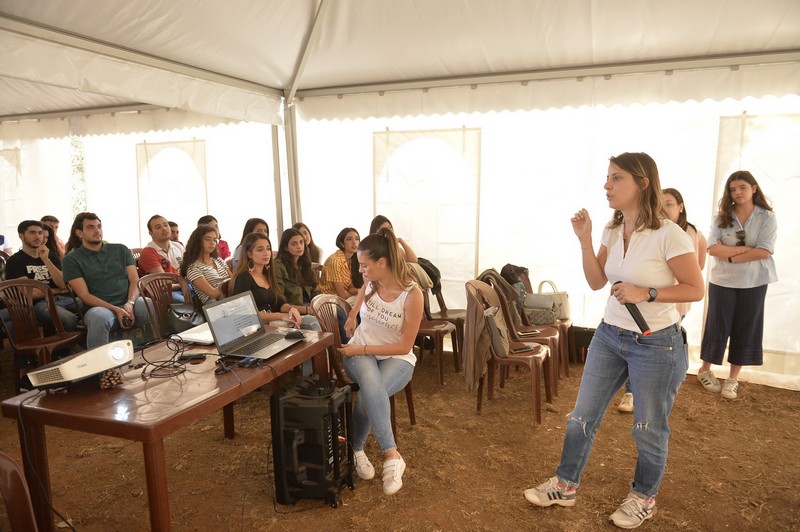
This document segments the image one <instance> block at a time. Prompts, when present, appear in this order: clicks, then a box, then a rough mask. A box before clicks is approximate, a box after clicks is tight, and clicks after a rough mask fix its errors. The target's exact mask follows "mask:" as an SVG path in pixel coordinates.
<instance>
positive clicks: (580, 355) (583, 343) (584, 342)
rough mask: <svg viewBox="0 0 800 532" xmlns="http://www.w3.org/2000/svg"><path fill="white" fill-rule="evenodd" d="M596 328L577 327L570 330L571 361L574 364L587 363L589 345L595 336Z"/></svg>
mask: <svg viewBox="0 0 800 532" xmlns="http://www.w3.org/2000/svg"><path fill="white" fill-rule="evenodd" d="M594 331H595V330H594V328H591V327H577V326H575V325H573V326H571V327H570V328H569V334H568V335H567V336H568V337H569V361H570V362H572V363H573V364H583V363H584V362H586V355H587V353H588V352H589V344H590V343H591V342H592V337H593V336H594Z"/></svg>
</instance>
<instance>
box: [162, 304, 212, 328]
mask: <svg viewBox="0 0 800 532" xmlns="http://www.w3.org/2000/svg"><path fill="white" fill-rule="evenodd" d="M205 321H206V319H205V318H204V317H203V314H202V313H200V312H197V310H195V308H194V306H192V305H188V304H186V303H172V304H171V305H170V306H169V307H168V308H167V334H180V333H182V332H183V331H187V330H189V329H191V328H192V327H197V326H198V325H201V324H203V323H205Z"/></svg>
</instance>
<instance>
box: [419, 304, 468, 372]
mask: <svg viewBox="0 0 800 532" xmlns="http://www.w3.org/2000/svg"><path fill="white" fill-rule="evenodd" d="M436 302H437V303H438V304H439V312H431V306H430V299H429V297H428V291H427V290H426V291H425V319H427V320H429V321H447V322H449V323H452V324H453V325H455V328H456V330H455V331H454V332H453V333H452V334H451V335H450V337H451V339H452V341H453V363H454V364H455V367H456V373H458V372H459V371H461V357H462V356H463V351H462V349H463V345H464V323H465V322H466V321H467V310H466V309H463V308H458V309H451V308H447V305H446V304H445V302H444V296H443V295H442V292H441V291H439V292H438V293H437V294H436Z"/></svg>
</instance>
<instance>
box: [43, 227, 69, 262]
mask: <svg viewBox="0 0 800 532" xmlns="http://www.w3.org/2000/svg"><path fill="white" fill-rule="evenodd" d="M42 230H43V231H45V232H47V233H48V236H47V242H45V244H44V245H45V246H47V249H49V250H50V252H51V253H55V254H56V257H58V258H60V259H63V258H64V257H62V256H61V250H60V249H59V247H58V242H56V230H55V229H53V226H52V225H50V224H48V223H44V222H42Z"/></svg>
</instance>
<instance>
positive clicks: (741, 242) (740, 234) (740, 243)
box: [736, 230, 745, 246]
mask: <svg viewBox="0 0 800 532" xmlns="http://www.w3.org/2000/svg"><path fill="white" fill-rule="evenodd" d="M736 238H738V239H739V241H738V242H736V245H737V246H744V245H745V243H744V230H741V231H736Z"/></svg>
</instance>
